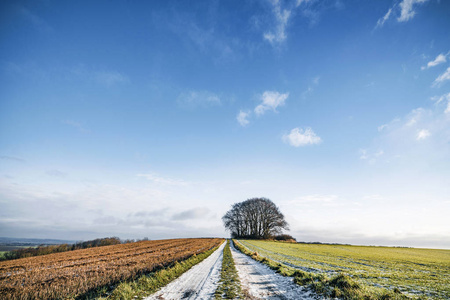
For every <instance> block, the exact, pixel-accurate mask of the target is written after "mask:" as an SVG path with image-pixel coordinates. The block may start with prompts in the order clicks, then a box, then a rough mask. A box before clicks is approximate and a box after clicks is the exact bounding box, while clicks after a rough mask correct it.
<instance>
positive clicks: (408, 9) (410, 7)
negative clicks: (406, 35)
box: [397, 0, 428, 22]
mask: <svg viewBox="0 0 450 300" xmlns="http://www.w3.org/2000/svg"><path fill="white" fill-rule="evenodd" d="M427 1H428V0H403V1H402V2H400V4H399V6H400V16H399V17H398V18H397V21H399V22H406V21H408V20H410V19H412V18H413V17H414V16H415V14H416V12H415V11H414V6H415V5H416V4H422V3H425V2H427Z"/></svg>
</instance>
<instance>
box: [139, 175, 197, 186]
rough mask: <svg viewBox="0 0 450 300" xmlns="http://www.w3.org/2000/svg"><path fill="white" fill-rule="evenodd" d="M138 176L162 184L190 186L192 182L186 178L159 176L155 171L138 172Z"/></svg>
mask: <svg viewBox="0 0 450 300" xmlns="http://www.w3.org/2000/svg"><path fill="white" fill-rule="evenodd" d="M137 176H138V177H143V178H145V179H147V180H149V181H151V182H154V183H156V184H160V185H170V186H188V185H189V184H190V183H189V182H187V181H185V180H181V179H175V178H169V177H163V176H159V175H157V174H155V173H146V174H138V175H137Z"/></svg>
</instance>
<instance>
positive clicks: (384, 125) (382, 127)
mask: <svg viewBox="0 0 450 300" xmlns="http://www.w3.org/2000/svg"><path fill="white" fill-rule="evenodd" d="M387 126H388V125H387V124H383V125H380V126H378V131H383V129H385V128H386V127H387Z"/></svg>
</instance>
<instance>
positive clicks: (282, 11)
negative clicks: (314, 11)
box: [263, 0, 311, 46]
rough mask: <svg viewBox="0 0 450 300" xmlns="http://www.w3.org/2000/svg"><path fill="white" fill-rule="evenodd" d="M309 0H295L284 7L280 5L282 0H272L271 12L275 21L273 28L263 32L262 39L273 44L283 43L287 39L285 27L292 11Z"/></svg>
mask: <svg viewBox="0 0 450 300" xmlns="http://www.w3.org/2000/svg"><path fill="white" fill-rule="evenodd" d="M310 1H311V0H297V1H295V2H288V4H287V5H286V7H282V4H283V3H282V1H280V0H272V1H271V4H272V14H273V17H274V21H275V22H274V28H272V29H270V30H267V31H265V32H264V34H263V38H264V40H266V41H268V42H269V43H270V44H272V45H273V46H275V45H279V44H281V43H283V42H284V41H285V40H286V39H287V33H286V29H287V27H288V24H289V20H290V19H291V16H292V15H293V13H294V11H295V10H296V9H297V8H298V7H299V6H301V5H303V4H306V3H307V2H310Z"/></svg>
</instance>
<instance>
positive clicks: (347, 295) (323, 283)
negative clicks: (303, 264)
mask: <svg viewBox="0 0 450 300" xmlns="http://www.w3.org/2000/svg"><path fill="white" fill-rule="evenodd" d="M233 243H234V246H235V247H236V248H237V249H239V251H241V252H242V253H244V254H246V255H248V256H250V257H251V258H253V259H254V260H256V261H259V262H261V263H263V264H265V265H267V266H268V267H269V268H271V269H272V270H274V271H275V272H277V273H279V274H281V275H283V276H290V277H294V282H295V283H297V284H298V285H301V286H305V287H308V288H310V289H311V290H313V291H314V292H316V293H317V294H319V295H323V296H326V297H333V298H341V299H351V300H363V299H364V300H387V299H392V300H402V299H422V298H411V297H408V296H406V295H403V294H402V293H401V292H400V291H399V290H398V289H394V290H386V289H381V288H372V287H367V286H363V285H361V284H359V283H357V282H356V281H354V280H353V279H352V278H351V277H350V276H348V275H345V274H339V275H336V276H333V277H331V278H330V277H328V276H326V275H324V274H316V273H312V272H305V271H302V270H298V269H295V268H292V267H289V266H286V265H284V264H281V263H278V262H275V261H273V260H271V259H269V258H266V257H263V256H261V255H259V254H258V253H257V252H252V251H250V250H249V249H247V248H246V247H245V246H243V245H242V244H241V243H239V242H238V241H236V240H233Z"/></svg>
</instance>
